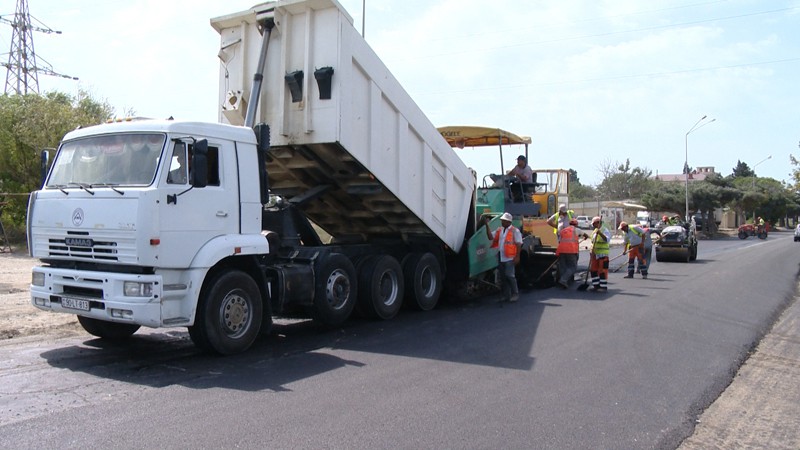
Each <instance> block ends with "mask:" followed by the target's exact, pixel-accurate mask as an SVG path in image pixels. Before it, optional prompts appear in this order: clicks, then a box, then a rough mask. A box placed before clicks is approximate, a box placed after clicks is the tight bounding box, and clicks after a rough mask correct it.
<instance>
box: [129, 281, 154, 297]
mask: <svg viewBox="0 0 800 450" xmlns="http://www.w3.org/2000/svg"><path fill="white" fill-rule="evenodd" d="M122 287H123V291H124V292H125V296H126V297H150V296H151V295H153V283H141V282H139V281H126V282H125V283H124V284H123V286H122Z"/></svg>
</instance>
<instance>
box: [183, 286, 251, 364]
mask: <svg viewBox="0 0 800 450" xmlns="http://www.w3.org/2000/svg"><path fill="white" fill-rule="evenodd" d="M262 310H263V305H262V302H261V292H260V291H259V289H258V285H256V282H255V281H253V279H252V278H251V277H250V276H249V275H247V274H246V273H244V272H242V271H239V270H231V271H226V272H222V273H220V274H218V275H217V276H216V277H214V278H213V279H212V280H211V281H210V282H209V283H208V284H207V285H205V286H203V289H202V291H201V292H200V301H199V304H198V305H197V317H195V321H194V325H192V326H191V327H189V336H190V337H191V338H192V341H193V342H194V343H195V345H197V346H198V347H200V348H202V349H204V350H207V351H211V352H214V353H218V354H220V355H233V354H236V353H241V352H243V351H245V350H247V349H248V348H250V346H251V345H253V342H255V340H256V338H257V337H258V335H259V332H260V330H261V322H262V319H263V317H262Z"/></svg>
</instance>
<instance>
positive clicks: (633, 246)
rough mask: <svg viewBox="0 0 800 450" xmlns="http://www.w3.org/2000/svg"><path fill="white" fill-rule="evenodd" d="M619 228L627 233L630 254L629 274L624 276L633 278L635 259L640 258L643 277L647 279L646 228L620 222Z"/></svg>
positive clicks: (626, 238)
mask: <svg viewBox="0 0 800 450" xmlns="http://www.w3.org/2000/svg"><path fill="white" fill-rule="evenodd" d="M619 229H620V230H621V231H622V232H623V233H625V251H624V252H623V253H627V254H628V274H627V275H625V277H624V278H633V269H634V268H635V266H634V261H636V260H637V259H638V260H639V264H640V266H641V270H642V278H644V279H645V280H646V279H647V261H646V260H645V259H644V229H642V227H639V226H636V225H634V226H630V225H628V224H627V223H625V222H620V223H619Z"/></svg>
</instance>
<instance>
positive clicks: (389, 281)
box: [357, 255, 403, 320]
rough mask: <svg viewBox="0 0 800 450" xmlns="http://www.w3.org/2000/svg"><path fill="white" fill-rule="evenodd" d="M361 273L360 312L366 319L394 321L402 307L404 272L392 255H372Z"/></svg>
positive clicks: (364, 263)
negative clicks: (393, 318) (392, 319)
mask: <svg viewBox="0 0 800 450" xmlns="http://www.w3.org/2000/svg"><path fill="white" fill-rule="evenodd" d="M360 266H361V269H360V270H359V273H358V306H357V308H358V311H359V312H360V313H361V314H363V315H364V316H366V317H370V318H375V317H377V318H380V319H383V320H388V319H391V318H392V317H394V316H396V315H397V313H398V312H399V311H400V307H401V306H402V305H403V270H402V269H401V267H400V263H398V262H397V260H396V259H394V258H393V257H391V256H389V255H380V256H372V257H369V258H367V259H366V260H365V261H364V262H362V263H361V265H360Z"/></svg>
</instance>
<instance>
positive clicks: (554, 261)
mask: <svg viewBox="0 0 800 450" xmlns="http://www.w3.org/2000/svg"><path fill="white" fill-rule="evenodd" d="M557 262H558V256H556V259H555V260H553V263H552V264H550V265H549V266H547V269H544V272H542V274H541V275H539V278H537V279H535V280H534V281H533V282H534V283H538V282H539V280H541V279H542V277H543V276H545V275H546V274H548V273H550V270H551V269H552V268H553V266H555V265H556V263H557Z"/></svg>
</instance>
